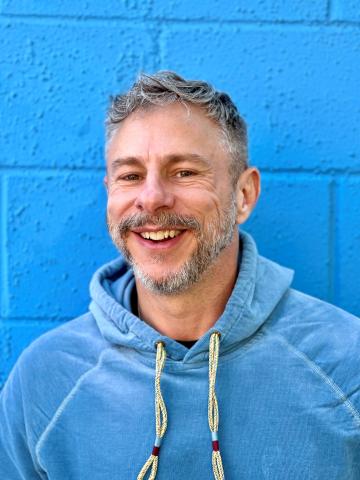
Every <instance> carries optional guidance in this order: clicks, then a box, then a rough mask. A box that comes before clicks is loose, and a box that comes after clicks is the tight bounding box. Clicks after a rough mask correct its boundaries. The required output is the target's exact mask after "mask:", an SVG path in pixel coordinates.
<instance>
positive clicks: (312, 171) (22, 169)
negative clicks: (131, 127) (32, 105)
mask: <svg viewBox="0 0 360 480" xmlns="http://www.w3.org/2000/svg"><path fill="white" fill-rule="evenodd" d="M254 166H256V164H255V163H254ZM258 168H259V170H260V172H261V173H266V174H274V175H277V174H278V175H281V174H289V175H311V176H313V177H334V175H338V176H345V177H348V176H349V175H350V176H353V177H357V176H360V170H356V169H354V170H352V171H350V172H349V170H348V167H343V168H333V167H331V168H329V169H324V170H319V169H318V168H317V167H314V168H293V169H292V168H281V167H279V168H274V167H261V166H259V167H258ZM0 172H2V173H4V174H8V175H12V174H16V175H18V174H31V173H33V172H35V173H37V174H40V175H54V174H65V173H66V174H79V173H80V174H84V175H88V174H91V173H104V172H105V165H104V166H94V167H91V166H88V167H86V166H85V167H84V166H78V167H76V166H71V167H68V166H58V167H56V166H54V167H52V166H50V167H43V166H42V165H28V166H25V165H0Z"/></svg>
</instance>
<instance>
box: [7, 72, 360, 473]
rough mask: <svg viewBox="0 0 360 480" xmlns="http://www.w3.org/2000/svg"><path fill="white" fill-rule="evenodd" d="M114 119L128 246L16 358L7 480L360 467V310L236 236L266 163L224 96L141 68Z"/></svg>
mask: <svg viewBox="0 0 360 480" xmlns="http://www.w3.org/2000/svg"><path fill="white" fill-rule="evenodd" d="M106 125H107V147H106V162H107V166H106V170H107V173H106V177H105V185H106V188H107V192H108V206H107V219H108V226H109V232H110V235H111V237H112V239H113V241H114V243H115V245H116V246H117V247H118V249H119V250H120V252H121V253H122V256H121V257H120V258H119V259H117V260H115V261H113V262H111V263H109V264H107V265H105V266H104V267H102V268H101V269H100V270H98V272H96V273H95V275H94V277H93V280H92V282H91V286H90V291H91V296H92V302H91V305H90V312H88V313H87V314H85V315H83V316H82V317H80V318H78V319H75V320H73V321H72V322H68V323H67V324H65V325H63V326H62V327H60V328H58V329H55V330H53V331H52V332H50V333H48V334H46V335H44V336H42V337H41V338H40V339H38V340H37V341H36V342H34V343H33V344H32V345H31V346H30V347H29V348H28V349H27V350H26V351H25V352H24V353H23V354H22V356H21V357H20V359H19V361H18V363H17V364H16V366H15V368H14V369H13V371H12V373H11V375H10V378H9V380H8V382H7V384H6V386H5V388H4V390H3V392H2V394H1V402H0V478H5V479H11V480H20V479H34V480H35V479H40V478H41V479H51V480H64V479H70V478H71V479H83V478H92V479H94V480H100V479H101V480H107V479H108V480H110V479H114V478H119V479H124V480H125V479H126V480H127V479H137V480H142V479H145V478H146V479H150V480H154V479H155V478H159V479H168V480H183V479H185V478H188V479H194V478H196V479H199V480H208V479H209V478H211V477H213V478H215V479H217V480H220V479H224V478H227V479H228V480H239V479H250V478H254V479H269V480H270V479H271V480H274V479H276V480H289V479H292V480H293V479H299V480H300V479H301V480H310V479H311V480H324V479H327V480H335V479H336V480H339V479H344V480H345V479H347V480H355V479H359V478H360V413H359V407H360V398H359V396H360V393H359V392H360V388H359V387H360V375H359V369H358V367H357V365H358V355H359V353H358V352H359V351H360V326H359V319H357V318H355V317H353V316H351V315H350V314H348V313H346V312H344V311H342V310H340V309H338V308H336V307H334V306H331V305H329V304H326V303H324V302H322V301H320V300H317V299H315V298H312V297H309V296H306V295H304V294H302V293H300V292H298V291H296V290H293V289H292V288H291V281H292V272H291V271H290V270H288V269H286V268H283V267H281V266H279V265H277V264H275V263H273V262H271V261H270V260H267V259H265V258H263V257H261V256H259V255H258V253H257V249H256V245H255V242H254V240H253V239H252V238H251V237H250V236H249V235H247V234H245V233H244V232H243V231H241V232H240V233H239V230H238V226H239V225H242V224H243V223H244V222H245V221H246V220H247V218H248V217H249V215H250V214H251V212H252V210H253V208H254V207H255V204H256V201H257V199H258V197H259V193H260V174H259V172H258V170H257V169H256V168H254V167H250V166H249V164H248V158H247V138H246V126H245V123H244V120H243V119H242V118H241V116H240V115H239V113H238V111H237V109H236V107H235V105H234V104H233V102H232V101H231V99H230V98H229V96H228V95H226V94H224V93H220V92H218V91H216V90H215V89H214V88H213V87H211V85H209V84H208V83H205V82H201V81H188V80H184V79H183V78H181V77H179V76H178V75H176V74H175V73H172V72H159V73H157V74H155V75H142V76H141V77H140V78H139V79H138V81H137V82H136V83H135V84H134V85H133V87H132V88H131V89H130V90H129V91H128V92H126V93H124V94H122V95H118V96H116V97H115V98H113V100H112V102H111V105H110V108H109V112H108V117H107V123H106ZM284 228H286V226H285V225H284ZM220 446H221V449H220Z"/></svg>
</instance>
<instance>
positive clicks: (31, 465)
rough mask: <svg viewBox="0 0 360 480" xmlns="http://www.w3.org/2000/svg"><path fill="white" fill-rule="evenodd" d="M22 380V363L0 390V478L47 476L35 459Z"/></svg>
mask: <svg viewBox="0 0 360 480" xmlns="http://www.w3.org/2000/svg"><path fill="white" fill-rule="evenodd" d="M30 401H31V399H29V398H24V396H23V388H22V382H21V365H20V364H19V363H18V364H16V366H15V367H14V368H13V370H12V372H11V374H10V376H9V378H8V380H7V382H6V383H5V386H4V388H3V390H2V391H1V392H0V478H2V479H11V480H25V479H26V480H40V479H46V478H47V476H46V474H45V473H44V472H43V471H42V470H41V468H40V466H39V465H38V464H37V462H36V460H35V452H34V449H33V448H32V446H31V440H30V437H31V432H30V431H29V425H27V421H26V416H25V412H24V405H26V402H30Z"/></svg>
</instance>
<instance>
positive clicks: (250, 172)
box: [236, 167, 261, 225]
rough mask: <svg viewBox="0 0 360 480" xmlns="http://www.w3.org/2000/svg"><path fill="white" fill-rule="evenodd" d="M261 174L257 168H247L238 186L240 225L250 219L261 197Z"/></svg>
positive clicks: (238, 221) (238, 220)
mask: <svg viewBox="0 0 360 480" xmlns="http://www.w3.org/2000/svg"><path fill="white" fill-rule="evenodd" d="M260 190H261V188H260V172H259V170H258V169H257V168H255V167H249V168H247V169H246V170H245V171H244V172H243V173H242V174H241V175H240V177H239V180H238V182H237V185H236V204H237V215H236V222H237V223H238V224H239V225H240V224H242V223H244V222H246V220H247V219H248V218H249V217H250V215H251V212H252V211H253V209H254V207H255V205H256V202H257V201H258V198H259V196H260Z"/></svg>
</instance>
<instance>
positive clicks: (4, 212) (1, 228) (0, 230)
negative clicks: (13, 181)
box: [0, 175, 9, 317]
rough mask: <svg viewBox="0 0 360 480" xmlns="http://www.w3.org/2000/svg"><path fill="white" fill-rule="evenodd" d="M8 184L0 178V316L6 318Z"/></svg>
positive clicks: (7, 294) (7, 307)
mask: <svg viewBox="0 0 360 480" xmlns="http://www.w3.org/2000/svg"><path fill="white" fill-rule="evenodd" d="M7 190H8V182H7V178H6V176H5V175H3V176H2V178H1V219H0V241H1V275H0V278H1V284H2V287H1V316H2V317H6V316H7V314H8V311H9V284H8V281H9V264H8V257H7V253H8V252H7V243H8V235H7V216H8V208H7V207H8V198H7Z"/></svg>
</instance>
